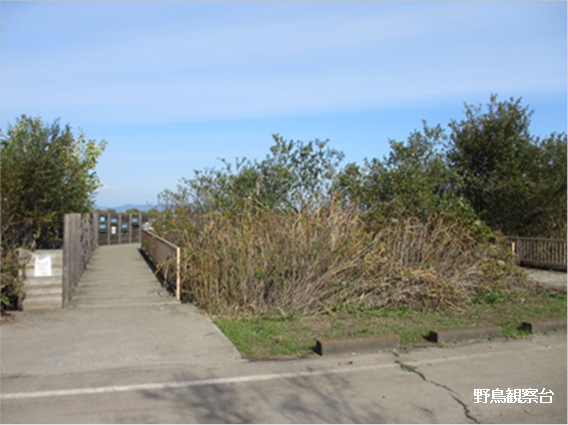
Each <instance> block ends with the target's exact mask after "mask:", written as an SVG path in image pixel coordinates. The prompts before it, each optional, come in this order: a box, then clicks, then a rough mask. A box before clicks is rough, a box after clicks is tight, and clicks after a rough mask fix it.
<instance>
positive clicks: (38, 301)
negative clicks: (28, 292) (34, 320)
mask: <svg viewBox="0 0 568 425" xmlns="http://www.w3.org/2000/svg"><path fill="white" fill-rule="evenodd" d="M57 308H61V295H58V296H46V295H44V296H42V297H38V298H28V297H26V298H25V299H24V302H23V303H22V309H23V310H24V311H30V310H53V309H57Z"/></svg>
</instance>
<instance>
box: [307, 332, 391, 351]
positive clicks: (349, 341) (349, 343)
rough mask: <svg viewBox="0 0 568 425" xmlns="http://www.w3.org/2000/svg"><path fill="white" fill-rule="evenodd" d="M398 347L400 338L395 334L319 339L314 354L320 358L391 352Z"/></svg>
mask: <svg viewBox="0 0 568 425" xmlns="http://www.w3.org/2000/svg"><path fill="white" fill-rule="evenodd" d="M399 346H400V338H399V336H398V335H395V334H387V335H370V336H361V337H353V338H344V339H333V338H321V339H318V340H316V352H317V353H318V354H320V355H322V356H323V355H330V354H341V353H360V352H368V351H380V350H392V349H394V348H398V347H399Z"/></svg>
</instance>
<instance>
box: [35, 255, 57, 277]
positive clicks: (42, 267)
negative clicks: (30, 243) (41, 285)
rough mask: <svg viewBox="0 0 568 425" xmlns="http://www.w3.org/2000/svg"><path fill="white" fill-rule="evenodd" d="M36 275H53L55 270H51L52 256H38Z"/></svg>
mask: <svg viewBox="0 0 568 425" xmlns="http://www.w3.org/2000/svg"><path fill="white" fill-rule="evenodd" d="M35 275H36V277H42V276H53V271H52V270H51V257H44V258H39V257H36V260H35Z"/></svg>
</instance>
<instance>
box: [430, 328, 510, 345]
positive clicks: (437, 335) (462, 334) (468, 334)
mask: <svg viewBox="0 0 568 425" xmlns="http://www.w3.org/2000/svg"><path fill="white" fill-rule="evenodd" d="M502 336H503V330H502V329H501V328H500V327H499V326H480V327H475V328H456V329H444V330H440V331H437V330H431V331H430V335H428V339H429V340H430V341H432V342H440V343H442V342H457V341H467V340H469V339H489V338H499V337H502Z"/></svg>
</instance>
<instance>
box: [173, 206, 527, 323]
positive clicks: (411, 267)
mask: <svg viewBox="0 0 568 425" xmlns="http://www.w3.org/2000/svg"><path fill="white" fill-rule="evenodd" d="M186 223H188V224H186V225H185V226H183V228H181V229H178V231H177V232H170V234H169V235H168V236H167V237H168V238H170V239H175V242H176V243H177V244H178V245H180V246H181V247H182V271H181V272H182V279H183V283H182V285H183V289H182V292H183V296H184V298H185V299H187V300H190V301H192V302H195V303H196V304H198V305H199V306H200V307H202V308H205V309H207V310H209V311H242V312H250V313H266V312H269V311H271V312H273V311H280V312H282V313H291V312H302V313H307V312H310V313H311V312H320V311H325V310H333V309H338V308H341V307H345V306H349V307H350V308H357V309H364V308H371V307H372V308H381V307H387V306H394V305H397V306H412V307H414V308H420V309H438V308H442V309H443V308H463V306H464V305H466V303H467V302H468V300H470V298H471V297H472V296H473V295H474V294H476V293H478V292H482V291H502V290H506V289H507V288H509V287H511V286H512V284H513V282H514V280H515V279H517V278H518V276H517V275H516V273H515V271H514V267H513V266H512V264H513V263H512V259H511V257H510V255H509V254H508V252H507V250H506V248H505V246H503V245H502V244H500V243H498V242H493V243H489V242H480V241H479V239H480V238H479V237H478V236H477V235H476V232H475V229H474V228H473V227H472V225H471V224H470V225H466V224H462V223H460V222H459V221H457V220H449V219H447V218H444V217H442V216H434V217H431V218H430V219H429V220H427V221H425V222H424V221H419V220H417V219H413V218H407V219H404V220H383V221H382V222H380V223H377V222H376V221H375V222H374V223H373V226H372V228H371V227H370V226H369V225H368V222H366V221H364V220H363V219H362V218H361V215H360V214H359V213H358V212H357V210H356V209H354V208H353V209H345V208H341V207H340V206H339V205H337V204H334V203H331V204H330V205H328V206H326V207H325V208H320V209H319V210H317V211H314V212H309V213H308V212H305V211H300V212H297V211H294V212H288V213H282V212H276V211H273V210H254V209H252V208H248V207H246V206H245V207H244V208H243V209H242V210H239V211H230V212H215V213H211V214H208V215H207V216H201V217H199V219H197V217H193V219H191V220H188V221H187V222H186Z"/></svg>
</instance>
